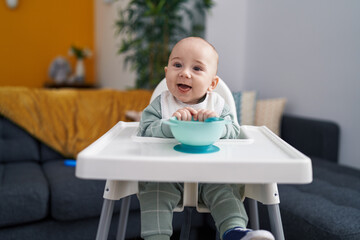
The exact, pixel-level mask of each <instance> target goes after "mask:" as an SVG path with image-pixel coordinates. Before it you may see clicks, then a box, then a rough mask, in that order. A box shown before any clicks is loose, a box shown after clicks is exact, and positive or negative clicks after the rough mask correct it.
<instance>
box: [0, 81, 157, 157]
mask: <svg viewBox="0 0 360 240" xmlns="http://www.w3.org/2000/svg"><path fill="white" fill-rule="evenodd" d="M150 97H151V92H150V91H146V90H133V91H118V90H110V89H98V90H75V89H34V88H25V87H0V114H1V115H3V116H5V117H6V118H8V119H10V120H11V121H13V122H14V123H16V124H17V125H19V126H21V127H22V128H24V129H25V130H26V131H28V132H29V133H30V134H31V135H33V136H34V137H36V138H38V139H39V140H40V141H42V142H44V143H45V144H47V145H48V146H50V147H52V148H53V149H55V150H57V151H58V152H60V153H61V154H63V155H64V156H66V157H76V155H77V154H78V153H79V152H80V151H81V150H82V149H84V148H85V147H87V146H88V145H89V144H91V143H92V142H93V141H95V140H96V139H97V138H99V137H100V136H101V135H103V134H104V133H105V132H106V131H108V130H109V129H110V128H111V127H113V126H114V125H115V124H116V123H117V122H118V121H126V117H125V112H126V111H129V110H135V111H142V110H143V109H144V108H145V107H146V106H147V105H148V104H149V100H150Z"/></svg>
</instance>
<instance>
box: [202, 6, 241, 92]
mask: <svg viewBox="0 0 360 240" xmlns="http://www.w3.org/2000/svg"><path fill="white" fill-rule="evenodd" d="M215 4H216V5H215V7H213V8H212V9H211V10H210V13H209V14H208V16H207V22H206V34H205V38H206V39H207V40H208V41H209V42H210V43H211V44H212V45H214V47H215V48H216V50H217V51H218V53H219V69H218V75H219V76H220V77H221V78H222V79H223V80H224V81H225V82H226V83H227V84H228V85H229V87H230V88H231V89H232V90H234V91H239V90H241V89H243V84H244V73H245V69H244V66H245V54H244V53H245V46H246V42H245V40H246V39H245V37H244V33H245V29H246V15H247V13H246V1H244V0H240V1H239V0H226V1H221V0H217V1H215Z"/></svg>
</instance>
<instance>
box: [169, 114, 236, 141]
mask: <svg viewBox="0 0 360 240" xmlns="http://www.w3.org/2000/svg"><path fill="white" fill-rule="evenodd" d="M230 123H231V121H230V120H224V119H221V118H215V120H213V121H205V122H200V121H180V120H177V118H176V117H172V118H170V119H169V120H168V121H166V122H165V124H168V125H170V129H171V132H172V134H173V135H174V138H175V139H176V140H178V141H179V142H180V143H181V144H185V145H187V146H196V147H198V146H199V147H200V146H209V145H212V144H213V143H214V142H216V141H217V140H219V139H220V137H221V135H222V133H223V131H224V127H225V124H230Z"/></svg>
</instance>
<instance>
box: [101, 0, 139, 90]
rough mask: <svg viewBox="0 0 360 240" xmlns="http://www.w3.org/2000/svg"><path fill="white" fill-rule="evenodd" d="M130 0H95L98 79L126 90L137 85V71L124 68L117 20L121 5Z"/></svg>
mask: <svg viewBox="0 0 360 240" xmlns="http://www.w3.org/2000/svg"><path fill="white" fill-rule="evenodd" d="M128 2H129V0H121V1H116V2H114V3H111V4H107V3H105V2H104V1H103V0H94V6H95V49H96V52H95V59H96V64H95V65H96V69H95V74H96V79H97V82H98V83H99V85H100V86H101V87H107V88H114V89H121V90H124V89H126V88H128V87H134V85H135V73H133V72H130V71H129V69H128V68H127V69H125V68H124V55H118V54H117V50H118V46H119V44H120V37H119V36H117V37H115V36H116V34H115V33H116V29H115V21H116V19H117V11H118V9H119V8H120V7H124V6H126V5H127V3H128Z"/></svg>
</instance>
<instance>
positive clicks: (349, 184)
mask: <svg viewBox="0 0 360 240" xmlns="http://www.w3.org/2000/svg"><path fill="white" fill-rule="evenodd" d="M312 162H313V172H314V180H313V182H312V183H311V184H308V185H279V192H280V199H281V203H280V207H281V214H282V218H283V223H284V231H285V234H286V237H287V238H288V239H305V237H306V239H329V240H330V239H360V224H359V219H360V171H357V170H354V169H350V168H348V167H344V166H340V165H337V164H334V163H331V162H326V161H324V160H321V159H316V158H312Z"/></svg>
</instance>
